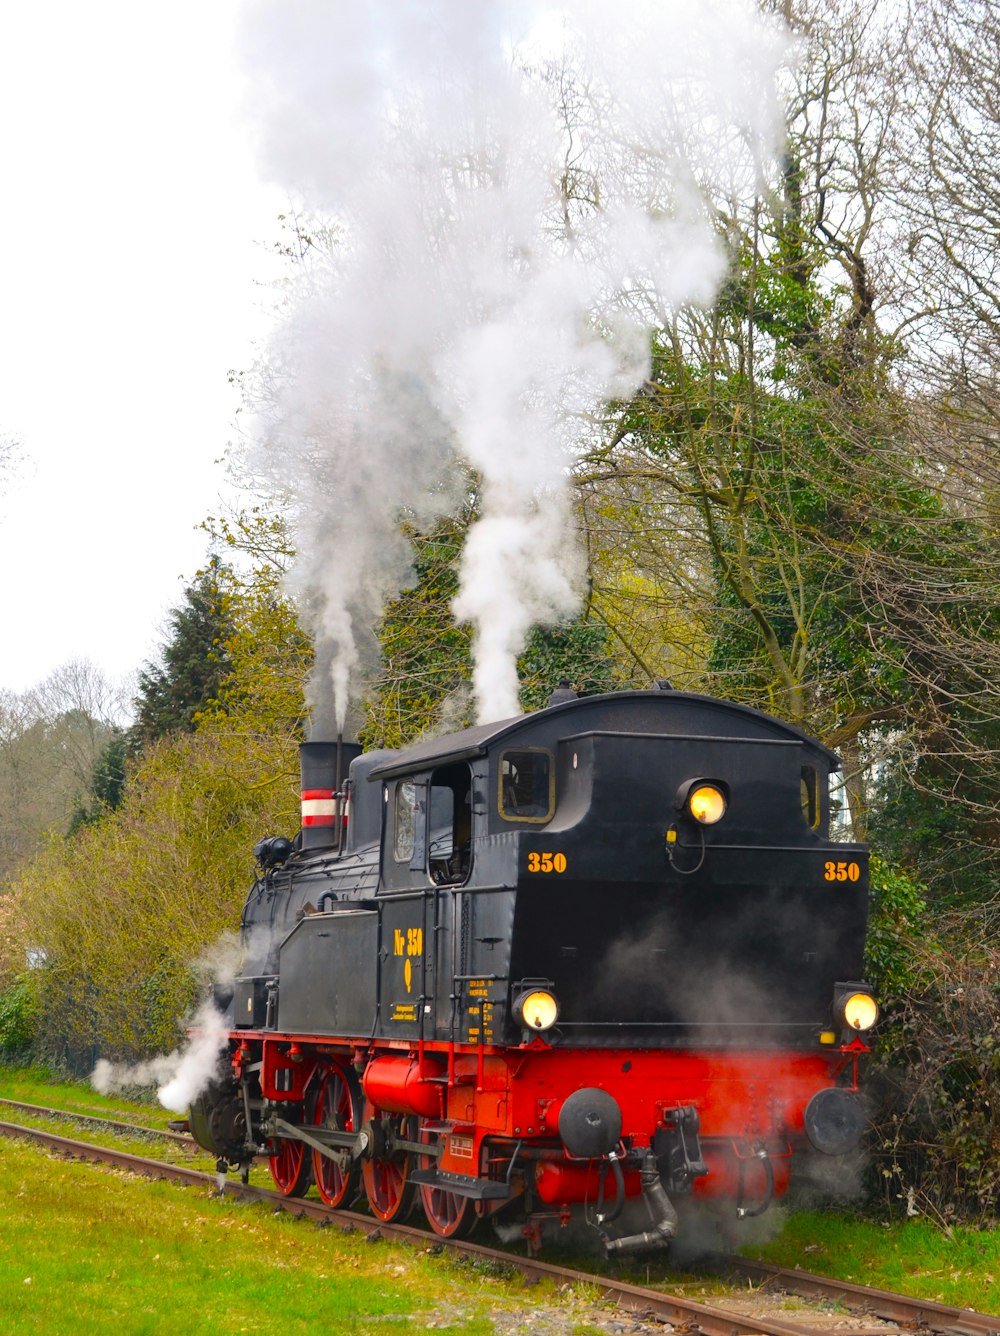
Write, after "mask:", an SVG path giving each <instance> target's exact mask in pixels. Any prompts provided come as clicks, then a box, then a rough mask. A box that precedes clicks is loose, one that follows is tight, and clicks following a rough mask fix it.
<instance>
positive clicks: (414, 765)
mask: <svg viewBox="0 0 1000 1336" xmlns="http://www.w3.org/2000/svg"><path fill="white" fill-rule="evenodd" d="M706 714H707V715H708V716H709V717H711V716H712V715H714V714H717V715H718V731H717V732H715V733H713V734H711V735H710V734H708V733H706V732H705V716H706ZM560 716H564V719H563V720H562V722H563V723H564V725H565V731H564V732H562V733H561V734H560V736H563V737H571V736H574V735H576V734H579V733H585V732H592V731H595V730H596V731H601V730H614V731H634V732H641V733H646V734H661V735H666V736H669V735H670V734H675V735H678V736H680V735H690V734H691V733H696V734H697V735H701V736H706V737H707V736H715V737H732V738H741V737H746V738H748V739H751V738H757V739H760V738H766V737H768V736H770V737H773V738H774V739H776V740H784V741H787V742H801V743H805V744H806V745H808V746H809V747H811V748H813V749H815V750H816V751H818V752H820V753H821V754H822V755H824V756H825V757H826V758H827V761H828V762H829V764H830V767H831V769H835V770H836V769H839V768H840V761H839V758H838V757H837V755H836V753H835V752H832V751H831V750H830V749H829V748H828V747H824V746H823V744H822V743H820V742H817V741H816V739H815V738H812V737H810V736H809V735H808V734H807V733H804V732H803V731H802V730H801V729H800V728H797V727H796V726H795V725H794V724H786V723H784V722H783V721H782V720H780V719H775V718H774V717H773V716H772V715H769V714H765V713H764V712H763V711H762V710H755V709H753V708H752V707H751V706H749V705H739V704H737V703H736V702H735V701H727V700H719V699H718V698H717V697H715V696H701V695H697V694H695V693H693V692H684V691H663V690H659V691H615V692H608V693H606V694H604V695H599V696H579V697H577V699H576V700H569V701H563V702H560V704H558V705H549V706H546V707H545V708H544V709H541V710H534V711H532V712H531V713H529V714H519V715H515V716H514V717H513V718H511V719H500V720H497V721H496V722H495V723H490V724H477V725H475V727H473V728H464V729H462V730H461V731H460V732H458V733H445V734H442V735H440V736H439V737H436V738H431V739H429V740H428V741H426V742H418V743H417V744H416V745H415V746H413V747H405V748H401V749H400V750H398V751H384V752H382V753H380V760H379V763H378V764H377V765H375V766H374V767H373V768H372V769H371V770H370V771H369V772H368V778H369V779H371V780H383V779H392V778H394V777H396V776H398V775H406V774H413V773H416V772H419V771H422V770H428V769H430V768H432V767H436V766H439V765H446V764H450V763H452V762H457V761H468V760H472V759H473V758H475V757H477V756H485V755H487V753H488V752H489V751H490V750H492V748H493V747H494V746H495V745H496V744H497V743H499V742H504V741H509V740H510V739H512V738H515V737H517V736H518V734H520V733H524V734H526V735H530V734H533V733H535V732H537V731H538V729H539V727H540V726H541V727H542V728H543V731H544V732H546V733H550V732H551V725H552V724H553V723H555V722H556V720H557V719H558V718H559V717H560ZM696 717H697V718H698V720H699V722H698V723H697V725H696V724H695V722H694V721H695V718H696ZM713 722H714V721H713ZM545 725H549V727H548V728H545V727H544V726H545Z"/></svg>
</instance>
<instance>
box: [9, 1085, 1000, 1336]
mask: <svg viewBox="0 0 1000 1336" xmlns="http://www.w3.org/2000/svg"><path fill="white" fill-rule="evenodd" d="M0 1096H3V1097H5V1098H8V1099H18V1100H24V1101H26V1102H29V1103H34V1104H42V1105H50V1106H53V1107H58V1108H64V1109H69V1110H75V1111H76V1112H80V1113H90V1114H97V1115H99V1116H105V1117H122V1118H126V1119H128V1120H129V1121H145V1122H148V1123H149V1124H151V1125H154V1126H159V1127H163V1126H164V1125H165V1122H166V1115H165V1114H164V1113H163V1111H162V1110H159V1109H157V1108H154V1107H151V1106H149V1105H146V1106H143V1105H142V1104H138V1103H133V1102H131V1101H126V1100H123V1099H121V1098H120V1097H115V1098H111V1099H108V1098H104V1097H102V1096H100V1095H98V1094H96V1092H94V1091H91V1090H89V1089H87V1088H86V1087H83V1086H78V1085H77V1086H72V1085H64V1084H59V1083H49V1082H47V1081H46V1080H45V1078H44V1075H40V1074H38V1073H34V1072H23V1071H18V1072H15V1071H10V1070H4V1069H2V1068H0ZM0 1117H2V1113H0ZM70 1135H72V1132H70ZM86 1135H87V1136H88V1137H91V1133H90V1132H89V1131H88V1132H87V1134H86ZM118 1144H120V1143H118ZM146 1149H147V1150H148V1146H147V1147H146ZM153 1153H154V1155H155V1156H156V1157H157V1158H162V1159H166V1158H169V1157H170V1156H169V1155H168V1153H167V1152H164V1153H163V1154H161V1153H160V1152H159V1151H158V1150H156V1151H154V1152H153ZM205 1159H206V1163H205V1164H204V1165H201V1164H199V1165H198V1167H205V1168H209V1169H210V1168H211V1165H210V1162H208V1160H207V1157H205ZM188 1162H191V1161H190V1160H189V1161H188ZM260 1181H262V1182H265V1183H266V1181H267V1180H266V1177H263V1176H262V1177H261V1180H260ZM748 1251H750V1250H748ZM752 1252H753V1255H755V1256H759V1257H761V1258H763V1259H764V1260H767V1261H771V1262H774V1263H776V1264H778V1265H782V1266H796V1265H798V1266H801V1267H802V1268H803V1269H806V1270H811V1271H816V1272H820V1273H822V1274H826V1275H831V1276H836V1277H838V1278H841V1279H848V1280H854V1281H857V1282H858V1283H861V1284H868V1285H874V1286H876V1287H878V1288H882V1289H889V1290H893V1289H897V1290H901V1291H903V1292H905V1293H908V1294H912V1295H915V1296H919V1297H922V1298H929V1299H936V1300H938V1301H940V1302H943V1303H950V1304H954V1305H956V1306H959V1307H968V1308H976V1309H979V1310H980V1311H984V1312H991V1313H997V1312H1000V1233H998V1232H995V1231H985V1230H972V1229H963V1228H954V1229H952V1230H950V1231H948V1232H947V1233H946V1232H942V1231H941V1230H939V1229H937V1228H935V1227H934V1226H933V1225H932V1224H931V1223H929V1222H927V1221H924V1220H919V1219H915V1220H906V1221H901V1222H898V1223H893V1224H889V1225H886V1224H879V1223H877V1222H873V1221H870V1220H864V1219H858V1218H855V1217H852V1216H849V1215H845V1214H842V1213H835V1212H827V1213H823V1212H809V1213H791V1214H789V1215H788V1217H787V1219H786V1220H785V1223H784V1228H783V1230H782V1232H781V1233H780V1235H779V1236H778V1237H777V1238H775V1239H773V1240H772V1241H771V1242H770V1243H768V1244H766V1245H763V1246H761V1247H759V1248H756V1249H753V1250H752ZM0 1293H2V1294H3V1295H4V1296H5V1301H4V1303H3V1306H2V1307H0V1332H8V1331H9V1332H20V1331H28V1330H46V1331H52V1332H56V1333H58V1332H61V1331H66V1332H69V1331H73V1332H74V1333H75V1334H77V1336H88V1334H89V1333H91V1332H94V1333H98V1332H108V1331H111V1330H115V1331H127V1332H130V1333H131V1332H136V1333H146V1332H149V1333H159V1332H166V1331H171V1332H174V1331H180V1330H183V1331H185V1332H188V1331H189V1332H199V1331H203V1330H204V1331H208V1330H212V1331H213V1332H220V1333H228V1332H234V1333H235V1332H244V1331H246V1332H254V1331H264V1330H269V1329H271V1326H270V1324H271V1323H273V1322H274V1321H275V1320H276V1319H277V1318H278V1315H280V1321H281V1326H282V1330H283V1331H285V1332H289V1333H294V1332H296V1331H303V1332H305V1331H309V1330H313V1329H314V1328H315V1329H319V1328H324V1327H325V1328H326V1329H328V1330H332V1331H344V1332H375V1331H386V1330H392V1331H394V1332H408V1331H413V1332H419V1331H427V1330H434V1329H438V1330H446V1331H451V1332H456V1333H458V1332H461V1333H470V1334H471V1333H478V1332H484V1333H485V1332H492V1331H493V1330H494V1325H493V1322H492V1320H491V1317H490V1314H491V1312H495V1311H496V1309H497V1308H498V1306H499V1307H500V1308H502V1309H505V1310H506V1311H507V1312H508V1313H509V1312H511V1311H514V1312H518V1311H520V1310H521V1309H528V1308H532V1307H536V1306H540V1305H541V1304H542V1302H543V1299H542V1295H541V1293H540V1292H539V1291H537V1290H536V1291H533V1292H532V1295H531V1298H530V1299H529V1298H528V1296H527V1295H526V1293H525V1291H524V1288H523V1283H522V1282H521V1281H520V1280H517V1279H514V1280H511V1281H506V1280H498V1279H497V1278H496V1277H493V1276H484V1275H483V1274H481V1273H478V1274H477V1273H476V1272H474V1271H472V1270H470V1269H469V1268H468V1267H456V1266H454V1265H452V1264H450V1263H448V1262H447V1261H446V1260H445V1259H442V1258H440V1257H434V1258H431V1257H429V1256H427V1255H426V1254H424V1253H421V1252H419V1251H416V1250H413V1249H408V1248H396V1247H393V1246H391V1245H388V1244H386V1243H380V1244H377V1245H375V1246H373V1245H370V1244H366V1243H364V1242H363V1241H361V1240H359V1239H358V1238H357V1237H356V1236H350V1235H347V1236H345V1235H342V1234H340V1233H339V1231H334V1230H326V1231H320V1230H318V1229H317V1228H316V1227H315V1226H314V1225H311V1224H308V1223H307V1222H305V1221H296V1220H293V1219H291V1218H290V1217H287V1216H271V1215H270V1214H267V1213H265V1212H264V1211H262V1210H261V1209H260V1208H259V1207H253V1206H240V1205H237V1204H236V1203H234V1202H232V1201H229V1200H220V1199H219V1198H217V1197H215V1196H210V1195H209V1194H208V1193H206V1192H202V1191H199V1190H196V1189H181V1188H174V1187H170V1186H168V1185H165V1184H149V1183H145V1182H141V1181H136V1180H134V1179H132V1178H131V1177H129V1176H127V1175H123V1174H109V1173H95V1172H94V1171H93V1170H92V1169H89V1168H87V1167H86V1166H82V1165H74V1164H67V1163H65V1162H63V1161H61V1160H55V1159H51V1158H49V1157H46V1156H45V1155H44V1154H42V1153H40V1152H39V1151H37V1150H35V1149H31V1148H28V1147H23V1146H20V1145H19V1144H18V1143H16V1142H11V1141H0ZM589 1297H590V1296H585V1295H581V1296H579V1301H580V1302H581V1303H585V1302H587V1300H588V1299H589ZM549 1301H550V1302H558V1304H559V1305H564V1304H569V1306H570V1308H572V1307H573V1302H574V1301H572V1300H568V1299H567V1298H566V1296H559V1298H558V1300H554V1299H553V1298H552V1297H551V1296H550V1299H549ZM579 1330H581V1331H587V1330H592V1328H588V1327H587V1326H586V1323H585V1322H584V1323H583V1325H581V1326H580V1328H579Z"/></svg>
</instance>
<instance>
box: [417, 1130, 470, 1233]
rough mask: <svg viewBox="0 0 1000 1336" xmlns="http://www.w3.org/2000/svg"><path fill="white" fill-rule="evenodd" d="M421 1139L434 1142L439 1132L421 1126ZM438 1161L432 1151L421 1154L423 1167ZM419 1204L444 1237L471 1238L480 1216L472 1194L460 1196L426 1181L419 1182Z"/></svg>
mask: <svg viewBox="0 0 1000 1336" xmlns="http://www.w3.org/2000/svg"><path fill="white" fill-rule="evenodd" d="M420 1140H421V1141H426V1142H427V1144H428V1145H433V1144H434V1142H435V1141H436V1140H437V1133H436V1132H431V1131H429V1130H428V1129H427V1127H426V1126H421V1128H420ZM436 1164H437V1160H436V1159H435V1158H434V1156H432V1155H422V1156H421V1157H420V1168H421V1169H432V1168H434V1166H435V1165H436ZM420 1204H421V1205H422V1206H423V1208H424V1215H426V1217H427V1223H428V1224H429V1225H430V1227H431V1229H433V1231H434V1233H435V1234H439V1235H440V1236H441V1238H443V1239H464V1238H468V1236H469V1234H471V1233H472V1231H473V1229H475V1227H476V1221H477V1220H478V1219H479V1217H478V1215H477V1214H476V1203H475V1201H474V1200H473V1199H472V1198H471V1197H460V1196H459V1195H458V1193H457V1192H449V1191H448V1190H447V1189H446V1188H439V1187H433V1186H431V1185H430V1184H427V1183H421V1184H420Z"/></svg>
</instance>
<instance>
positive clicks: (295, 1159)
mask: <svg viewBox="0 0 1000 1336" xmlns="http://www.w3.org/2000/svg"><path fill="white" fill-rule="evenodd" d="M277 1144H278V1149H277V1151H276V1152H275V1153H274V1154H273V1155H271V1156H269V1157H268V1164H270V1166H271V1177H272V1178H273V1179H274V1186H275V1187H276V1188H277V1189H278V1191H279V1192H280V1193H281V1195H282V1196H283V1197H304V1196H305V1195H306V1192H307V1190H308V1188H309V1184H310V1183H311V1182H312V1166H311V1165H310V1163H309V1157H308V1155H307V1154H306V1147H305V1143H304V1142H302V1141H285V1140H281V1141H279V1142H278V1143H277Z"/></svg>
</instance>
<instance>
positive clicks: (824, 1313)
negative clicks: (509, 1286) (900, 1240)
mask: <svg viewBox="0 0 1000 1336" xmlns="http://www.w3.org/2000/svg"><path fill="white" fill-rule="evenodd" d="M0 1104H4V1105H8V1106H10V1105H11V1104H12V1102H11V1101H6V1100H4V1101H0ZM15 1107H21V1108H22V1109H23V1108H27V1109H29V1110H30V1111H31V1112H32V1113H35V1114H37V1113H39V1112H42V1113H57V1114H58V1113H59V1112H60V1111H59V1110H40V1109H39V1108H38V1106H34V1105H28V1106H23V1105H21V1106H16V1105H15ZM69 1116H71V1117H74V1118H75V1117H77V1116H78V1115H75V1114H73V1115H69ZM90 1121H93V1122H96V1123H110V1122H112V1120H108V1119H99V1118H95V1119H92V1120H90ZM114 1125H115V1126H118V1127H119V1128H126V1129H128V1130H129V1131H136V1130H140V1131H147V1132H148V1131H151V1130H152V1131H153V1132H154V1133H155V1129H148V1128H136V1127H134V1126H133V1125H132V1124H127V1123H126V1124H114ZM166 1135H170V1136H178V1135H180V1134H176V1133H170V1134H166ZM0 1136H7V1137H19V1138H22V1139H25V1140H29V1141H32V1142H34V1143H36V1144H38V1145H41V1146H44V1147H46V1148H47V1149H49V1150H51V1151H53V1152H55V1153H58V1154H62V1155H66V1156H70V1157H73V1158H77V1159H84V1160H89V1161H92V1162H94V1163H99V1164H106V1165H111V1166H113V1167H115V1168H120V1169H127V1170H130V1171H132V1172H133V1173H137V1174H141V1175H143V1176H145V1177H149V1178H157V1179H162V1180H165V1181H170V1182H178V1183H185V1184H189V1185H194V1186H199V1187H204V1188H208V1189H215V1190H217V1191H219V1192H220V1193H225V1194H227V1195H231V1196H233V1197H235V1198H238V1199H239V1200H242V1201H257V1202H263V1203H266V1204H267V1205H268V1206H269V1207H271V1208H272V1209H281V1210H284V1211H287V1212H289V1213H290V1214H292V1215H294V1216H296V1217H304V1218H308V1219H312V1220H316V1221H318V1222H322V1223H326V1224H328V1225H336V1226H338V1227H340V1228H341V1229H344V1230H350V1231H360V1232H363V1233H364V1234H365V1236H366V1237H367V1238H369V1239H377V1238H386V1239H394V1240H399V1241H406V1242H409V1243H412V1244H415V1245H417V1246H419V1247H422V1248H425V1249H426V1248H427V1246H428V1244H430V1245H431V1246H433V1247H434V1248H435V1249H438V1250H441V1251H447V1252H449V1253H452V1254H456V1255H459V1256H463V1257H466V1258H472V1259H478V1260H479V1261H480V1262H481V1263H484V1264H485V1263H491V1264H494V1265H500V1266H503V1267H506V1268H509V1269H511V1270H515V1271H518V1272H520V1273H521V1274H522V1275H524V1276H526V1277H528V1278H531V1279H535V1280H537V1279H542V1278H547V1279H549V1280H552V1281H554V1282H555V1283H556V1284H558V1285H566V1286H573V1287H575V1286H581V1287H587V1288H588V1289H590V1290H591V1291H593V1292H596V1293H597V1294H599V1295H600V1297H601V1300H602V1301H603V1302H604V1303H606V1304H614V1305H615V1306H616V1307H617V1308H618V1309H621V1310H624V1311H627V1312H630V1313H633V1314H638V1315H641V1316H642V1317H643V1318H644V1319H647V1320H650V1321H653V1322H656V1323H661V1324H670V1326H671V1327H673V1328H674V1329H676V1330H683V1331H684V1332H686V1333H696V1332H700V1333H704V1336H823V1334H825V1336H830V1334H831V1333H834V1332H835V1333H837V1336H902V1333H913V1332H920V1333H928V1334H929V1333H942V1336H1000V1317H997V1316H990V1315H988V1314H984V1313H976V1312H973V1311H972V1310H971V1309H960V1308H954V1307H952V1306H950V1305H947V1304H940V1303H935V1302H933V1301H931V1300H926V1299H912V1298H908V1297H907V1296H905V1295H900V1294H892V1293H889V1292H887V1291H883V1290H876V1289H872V1288H870V1287H868V1286H864V1285H855V1284H850V1283H847V1282H844V1281H836V1280H830V1279H828V1278H826V1277H823V1276H816V1275H812V1274H810V1273H807V1272H802V1271H798V1270H795V1271H790V1270H785V1269H783V1268H780V1267H773V1266H768V1265H766V1264H763V1263H758V1262H747V1261H745V1260H744V1259H742V1258H731V1257H725V1258H716V1259H714V1266H713V1269H714V1270H715V1271H716V1272H719V1273H725V1274H727V1275H729V1276H735V1277H738V1278H739V1280H740V1289H739V1290H738V1291H736V1292H734V1294H733V1295H732V1296H731V1297H726V1296H713V1298H712V1299H711V1301H703V1300H701V1299H692V1298H689V1297H686V1296H683V1295H678V1294H668V1293H666V1292H664V1291H663V1290H660V1289H656V1288H652V1287H650V1286H648V1285H647V1286H640V1285H634V1284H630V1283H627V1282H625V1281H620V1280H616V1279H614V1278H611V1277H608V1276H603V1275H598V1274H592V1273H589V1272H584V1271H578V1270H574V1269H571V1268H569V1267H563V1266H556V1265H553V1264H551V1263H548V1262H543V1261H541V1260H539V1259H538V1258H534V1257H523V1256H519V1255H515V1254H512V1253H510V1252H506V1251H502V1250H499V1249H496V1248H489V1247H485V1246H483V1245H482V1244H476V1243H470V1242H467V1241H458V1240H450V1239H440V1238H438V1237H437V1236H436V1235H433V1234H429V1233H428V1232H427V1231H425V1230H421V1229H415V1228H413V1227H411V1226H409V1225H401V1224H392V1225H389V1224H384V1223H382V1222H381V1221H376V1220H373V1219H372V1217H371V1216H369V1215H363V1214H360V1213H359V1212H356V1211H345V1210H335V1209H333V1208H331V1207H329V1206H326V1205H324V1204H323V1203H322V1202H320V1201H318V1200H313V1199H311V1198H301V1197H300V1198H289V1197H284V1196H282V1195H281V1194H280V1193H277V1192H274V1191H272V1190H271V1189H269V1188H261V1187H253V1186H249V1185H245V1184H242V1183H239V1182H235V1181H233V1180H230V1179H224V1178H223V1177H222V1176H221V1175H217V1174H210V1173H204V1172H202V1171H200V1170H195V1169H191V1168H188V1167H186V1166H184V1165H177V1164H168V1163H165V1162H162V1161H158V1160H151V1159H147V1158H146V1157H144V1156H139V1155H135V1154H131V1153H127V1152H125V1151H120V1150H116V1149H114V1148H111V1147H107V1146H97V1145H95V1144H94V1143H92V1142H88V1141H79V1140H76V1139H74V1138H70V1137H64V1136H60V1135H58V1134H56V1133H53V1132H47V1131H43V1130H42V1129H39V1128H36V1127H29V1126H25V1125H24V1124H21V1123H10V1122H0ZM182 1139H184V1138H183V1137H182ZM748 1285H750V1286H753V1287H755V1288H754V1293H753V1295H752V1304H751V1303H749V1302H748V1298H747V1294H748V1290H747V1286H748ZM765 1292H766V1293H765ZM767 1295H770V1296H771V1297H772V1298H773V1301H774V1303H773V1309H772V1308H769V1306H768V1303H767V1301H766V1297H767ZM789 1295H794V1296H798V1297H799V1298H801V1299H802V1301H803V1306H802V1307H801V1308H797V1309H796V1310H795V1311H794V1313H793V1315H792V1316H791V1317H789V1316H788V1315H787V1302H788V1296H789Z"/></svg>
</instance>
